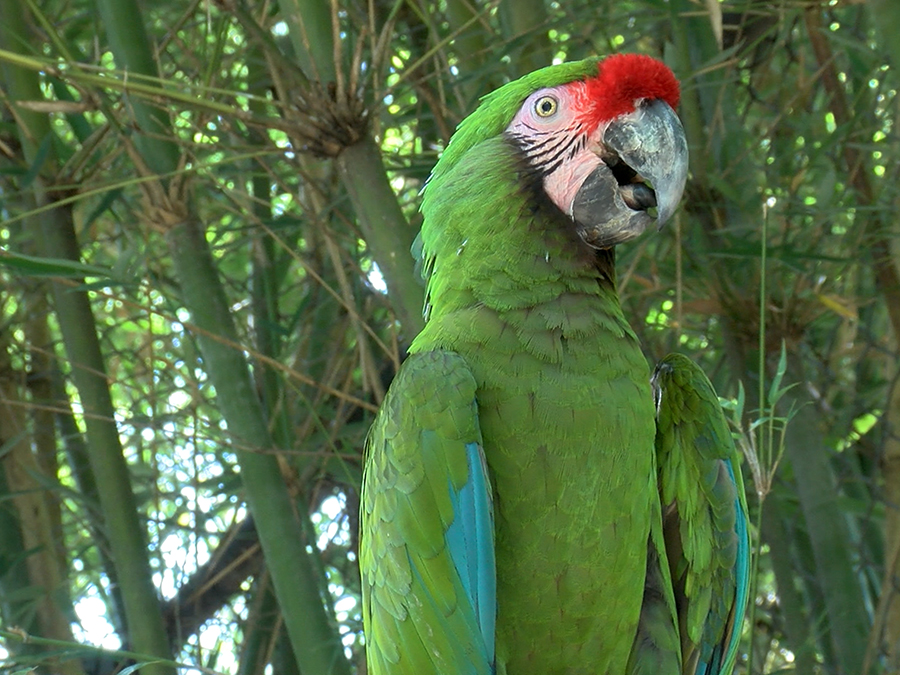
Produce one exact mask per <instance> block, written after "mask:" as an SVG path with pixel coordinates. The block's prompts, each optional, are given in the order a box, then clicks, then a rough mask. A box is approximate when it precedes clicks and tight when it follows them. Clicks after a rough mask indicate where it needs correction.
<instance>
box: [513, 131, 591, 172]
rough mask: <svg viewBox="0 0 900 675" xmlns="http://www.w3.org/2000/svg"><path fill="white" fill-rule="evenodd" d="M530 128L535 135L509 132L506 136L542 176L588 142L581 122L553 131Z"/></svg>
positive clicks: (569, 157) (556, 167)
mask: <svg viewBox="0 0 900 675" xmlns="http://www.w3.org/2000/svg"><path fill="white" fill-rule="evenodd" d="M526 126H527V125H526ZM528 128H529V129H530V130H531V131H532V132H533V135H528V136H525V135H523V134H517V133H507V134H506V137H507V138H508V139H509V140H510V141H511V142H512V144H513V146H514V147H515V148H516V149H517V150H518V152H519V153H520V154H521V155H522V157H523V159H524V160H525V162H526V163H527V164H528V165H529V166H530V167H531V168H532V170H533V171H535V172H537V173H538V174H539V175H540V176H541V177H544V176H547V175H549V174H551V173H553V172H554V171H556V170H557V169H558V168H559V167H560V166H561V165H562V163H563V162H564V161H566V160H570V159H572V158H573V157H574V156H575V155H576V154H577V153H578V151H579V150H581V149H583V148H584V145H585V143H586V142H587V138H586V136H585V134H584V133H582V125H581V124H580V123H577V124H574V125H572V126H571V127H568V128H566V129H561V130H554V131H552V132H551V131H539V130H538V129H535V128H533V127H530V126H529V127H528Z"/></svg>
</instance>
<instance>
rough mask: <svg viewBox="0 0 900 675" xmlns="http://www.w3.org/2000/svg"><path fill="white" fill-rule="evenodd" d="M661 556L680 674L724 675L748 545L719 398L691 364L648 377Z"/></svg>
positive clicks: (741, 599) (678, 361)
mask: <svg viewBox="0 0 900 675" xmlns="http://www.w3.org/2000/svg"><path fill="white" fill-rule="evenodd" d="M653 390H654V397H655V399H656V409H657V429H656V452H657V458H658V468H659V476H660V493H661V497H662V505H663V527H664V532H665V542H666V553H667V556H668V559H669V566H670V569H671V572H672V583H673V585H674V589H675V604H676V608H677V613H678V623H679V631H680V634H681V643H682V662H683V668H684V672H685V673H691V674H697V675H729V674H730V673H731V671H732V669H733V667H734V662H735V660H736V658H737V652H738V644H739V642H740V632H741V624H742V622H743V617H744V609H745V607H746V604H747V594H748V590H749V557H750V542H749V538H748V530H747V506H746V497H745V495H744V484H743V481H742V479H741V472H740V458H739V456H738V454H737V452H736V450H735V448H734V443H733V441H732V438H731V433H730V432H729V429H728V424H727V422H726V420H725V416H724V414H723V413H722V408H721V406H720V405H719V399H718V397H717V396H716V393H715V391H714V390H713V387H712V385H711V384H710V382H709V380H708V379H707V377H706V375H705V374H704V373H703V371H702V370H700V368H699V367H698V366H697V365H696V364H694V363H693V362H692V361H691V360H690V359H688V358H687V357H685V356H682V355H680V354H670V355H669V356H667V357H666V358H665V359H663V360H662V361H661V362H660V363H659V365H658V366H657V367H656V371H655V373H654V374H653Z"/></svg>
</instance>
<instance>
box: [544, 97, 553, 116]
mask: <svg viewBox="0 0 900 675" xmlns="http://www.w3.org/2000/svg"><path fill="white" fill-rule="evenodd" d="M552 111H553V101H550V100H549V99H544V100H543V101H541V112H542V113H544V114H545V115H549V114H550V113H551V112H552Z"/></svg>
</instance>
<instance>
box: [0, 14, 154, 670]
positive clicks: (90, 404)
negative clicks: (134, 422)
mask: <svg viewBox="0 0 900 675" xmlns="http://www.w3.org/2000/svg"><path fill="white" fill-rule="evenodd" d="M0 15H2V16H3V17H4V20H3V21H2V22H0V26H2V28H0V43H2V45H3V46H4V47H6V48H11V49H24V48H25V46H26V44H27V42H26V40H25V39H24V37H23V36H25V35H27V34H28V32H27V30H26V29H25V25H24V16H23V14H22V12H21V8H20V7H19V6H18V4H17V3H15V2H14V0H2V3H0ZM4 70H5V73H6V79H7V82H8V85H7V92H8V94H9V96H10V97H11V98H12V99H13V100H41V99H42V98H43V95H42V92H41V89H40V85H39V82H38V76H37V73H35V72H32V71H29V70H25V69H22V68H17V67H14V66H12V65H9V64H7V65H6V67H5V68H4ZM18 119H19V121H20V124H21V127H20V135H21V138H22V145H23V150H24V153H25V158H26V161H28V162H29V163H30V162H33V161H34V160H35V156H36V152H37V148H38V147H40V144H41V142H42V141H43V140H44V139H45V138H47V137H48V136H49V135H50V134H51V130H50V125H49V121H48V119H47V117H46V115H40V114H36V113H33V112H30V111H28V110H21V111H20V115H19V118H18ZM47 162H48V164H52V159H48V160H47ZM35 188H36V194H37V200H38V202H39V204H40V205H50V204H51V201H50V199H49V198H48V197H47V195H46V191H45V190H44V188H43V183H42V181H41V179H40V178H39V179H37V180H36V181H35ZM32 226H33V227H35V228H37V223H32ZM40 231H41V234H42V236H41V238H40V239H41V246H42V253H43V254H44V255H45V256H47V257H53V258H63V259H68V260H73V261H78V260H79V258H80V251H79V248H78V243H77V241H76V239H75V230H74V226H73V223H72V220H71V212H70V211H68V210H66V209H63V208H60V207H58V206H57V207H51V208H50V209H49V210H48V211H46V212H45V213H44V214H43V217H42V218H41V220H40ZM52 286H53V295H54V298H55V306H56V307H55V308H56V315H57V319H58V322H59V326H60V330H61V332H62V335H63V343H64V345H65V348H66V353H67V355H68V358H69V362H70V363H71V366H72V379H73V381H74V383H75V386H76V388H77V389H78V394H79V398H80V400H81V404H82V407H83V409H84V413H85V414H84V424H85V428H86V432H87V437H88V442H89V451H90V463H91V469H92V471H93V473H94V477H95V479H96V481H97V483H98V485H99V486H101V489H100V494H99V496H100V507H101V509H102V511H103V519H104V525H105V528H106V532H107V535H108V537H109V540H110V546H111V550H112V555H113V559H114V560H115V565H116V575H117V576H118V579H119V583H120V588H121V593H122V599H123V602H124V605H125V612H126V617H127V621H128V624H129V628H130V633H129V636H128V637H129V638H130V640H131V644H132V645H133V646H134V647H135V649H137V650H139V651H142V652H144V653H147V654H153V655H156V656H159V657H163V658H166V657H167V656H168V654H169V647H168V642H167V639H166V633H165V630H164V627H163V622H162V614H161V612H160V606H159V601H158V598H157V595H156V589H155V587H154V586H153V582H152V577H151V570H150V561H149V557H148V555H147V543H146V541H145V539H144V528H143V527H142V525H141V522H140V520H139V518H138V509H137V503H136V500H135V498H134V494H133V492H132V490H131V481H130V475H129V472H128V466H127V464H126V462H125V458H124V455H123V453H122V446H121V442H120V440H119V433H118V429H117V427H116V423H115V417H114V408H113V404H112V398H111V396H110V392H109V386H108V384H107V383H108V378H107V376H106V374H105V370H106V369H105V363H104V360H103V355H102V353H101V350H100V343H99V340H98V337H97V333H96V329H95V326H96V322H95V320H94V316H93V312H92V310H91V306H90V303H89V300H88V297H87V294H86V293H85V292H83V291H76V290H73V289H72V288H71V287H68V286H62V285H61V284H60V283H54V284H53V285H52ZM144 672H145V673H147V674H148V675H157V674H158V675H163V674H164V673H169V672H170V671H169V670H168V669H167V668H164V667H161V666H148V667H147V668H146V669H145V671H144Z"/></svg>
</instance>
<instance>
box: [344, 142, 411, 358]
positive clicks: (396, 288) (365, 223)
mask: <svg viewBox="0 0 900 675" xmlns="http://www.w3.org/2000/svg"><path fill="white" fill-rule="evenodd" d="M337 163H338V169H339V170H340V172H341V178H342V179H343V181H344V185H345V187H346V188H347V192H348V193H349V194H350V201H351V202H352V203H353V207H354V209H355V210H356V214H357V216H358V217H359V224H360V228H361V229H362V232H363V236H364V237H365V240H366V243H367V244H368V245H369V248H370V249H371V251H372V257H373V258H374V259H375V262H377V263H378V268H379V269H380V270H381V274H382V276H383V277H384V281H385V284H386V285H387V289H388V297H389V298H390V299H391V302H392V305H393V307H394V309H395V311H396V312H397V316H398V317H399V319H400V322H401V324H402V326H403V331H404V338H405V339H406V340H407V341H409V340H412V338H413V337H414V336H415V335H416V334H417V333H418V332H419V331H420V330H421V329H422V326H424V325H425V324H424V320H423V318H422V307H423V301H424V287H423V286H422V282H421V280H420V279H419V275H418V274H417V273H416V271H415V263H414V261H413V258H412V255H411V254H410V252H409V249H410V246H412V242H413V239H415V235H416V232H415V230H414V229H413V228H412V227H411V226H410V225H409V223H408V222H407V221H406V217H405V216H404V215H403V211H401V210H400V204H399V203H398V202H397V197H396V195H395V194H394V191H393V189H392V188H391V184H390V183H389V182H388V179H387V171H386V170H385V167H384V162H383V161H382V159H381V153H380V151H379V150H378V147H377V146H376V145H375V142H374V141H373V140H372V139H371V138H365V139H363V140H362V141H360V142H359V143H357V144H356V145H353V146H351V147H349V148H346V149H345V150H344V151H343V152H342V153H341V154H340V155H339V156H338V158H337Z"/></svg>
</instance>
